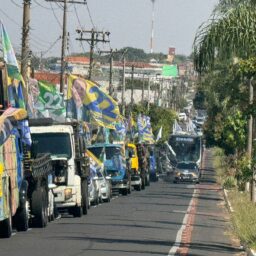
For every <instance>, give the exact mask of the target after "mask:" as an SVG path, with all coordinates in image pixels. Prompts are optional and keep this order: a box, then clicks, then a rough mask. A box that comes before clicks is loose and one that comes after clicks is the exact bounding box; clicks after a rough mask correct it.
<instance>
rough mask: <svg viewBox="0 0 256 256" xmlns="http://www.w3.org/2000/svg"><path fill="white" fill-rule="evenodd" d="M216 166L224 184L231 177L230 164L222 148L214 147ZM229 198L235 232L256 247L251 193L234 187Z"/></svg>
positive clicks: (218, 177) (254, 211) (254, 209)
mask: <svg viewBox="0 0 256 256" xmlns="http://www.w3.org/2000/svg"><path fill="white" fill-rule="evenodd" d="M213 152H214V162H213V164H214V168H215V170H216V174H217V181H218V183H219V184H221V185H222V186H224V185H225V182H226V183H227V180H228V179H229V176H228V173H229V170H228V165H227V163H226V161H225V156H224V154H223V152H222V151H221V149H218V148H214V150H213ZM228 198H229V200H230V202H231V205H232V207H233V209H234V212H233V213H232V214H231V220H232V225H233V229H234V231H235V234H236V235H237V236H238V237H239V239H240V240H241V241H242V242H243V243H245V244H246V245H247V246H249V247H250V248H253V249H256V206H255V204H253V203H252V202H251V201H250V195H249V193H246V192H239V191H238V190H237V189H234V188H233V189H232V190H230V191H229V192H228Z"/></svg>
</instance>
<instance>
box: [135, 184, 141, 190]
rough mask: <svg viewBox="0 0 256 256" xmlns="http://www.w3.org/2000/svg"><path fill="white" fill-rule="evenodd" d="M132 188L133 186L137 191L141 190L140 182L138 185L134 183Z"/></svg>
mask: <svg viewBox="0 0 256 256" xmlns="http://www.w3.org/2000/svg"><path fill="white" fill-rule="evenodd" d="M134 188H135V189H136V190H137V191H141V183H140V184H139V185H136V186H135V187H134Z"/></svg>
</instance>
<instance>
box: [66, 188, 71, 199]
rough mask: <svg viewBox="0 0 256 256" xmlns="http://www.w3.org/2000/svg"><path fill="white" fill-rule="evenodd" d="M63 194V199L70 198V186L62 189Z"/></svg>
mask: <svg viewBox="0 0 256 256" xmlns="http://www.w3.org/2000/svg"><path fill="white" fill-rule="evenodd" d="M64 196H65V200H69V199H70V198H72V188H66V189H65V190H64Z"/></svg>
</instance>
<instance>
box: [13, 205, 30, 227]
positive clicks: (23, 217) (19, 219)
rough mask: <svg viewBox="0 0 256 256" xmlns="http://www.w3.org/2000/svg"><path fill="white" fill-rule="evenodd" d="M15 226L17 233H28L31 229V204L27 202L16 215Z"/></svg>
mask: <svg viewBox="0 0 256 256" xmlns="http://www.w3.org/2000/svg"><path fill="white" fill-rule="evenodd" d="M14 220H15V226H16V229H17V231H27V230H28V228H29V202H28V201H26V202H25V204H24V205H22V206H21V207H20V208H19V209H18V211H17V213H16V215H15V219H14Z"/></svg>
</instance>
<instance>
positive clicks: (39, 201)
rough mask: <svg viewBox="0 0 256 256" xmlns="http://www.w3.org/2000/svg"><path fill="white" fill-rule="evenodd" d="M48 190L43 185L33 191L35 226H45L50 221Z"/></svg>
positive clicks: (32, 206) (32, 201) (32, 203)
mask: <svg viewBox="0 0 256 256" xmlns="http://www.w3.org/2000/svg"><path fill="white" fill-rule="evenodd" d="M47 207H48V206H47V198H46V191H44V189H43V188H42V187H40V188H37V189H36V190H35V191H34V192H33V193H32V198H31V208H32V209H31V210H32V215H34V219H33V224H34V226H35V227H38V228H44V227H45V226H46V225H47V222H48V209H47Z"/></svg>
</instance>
